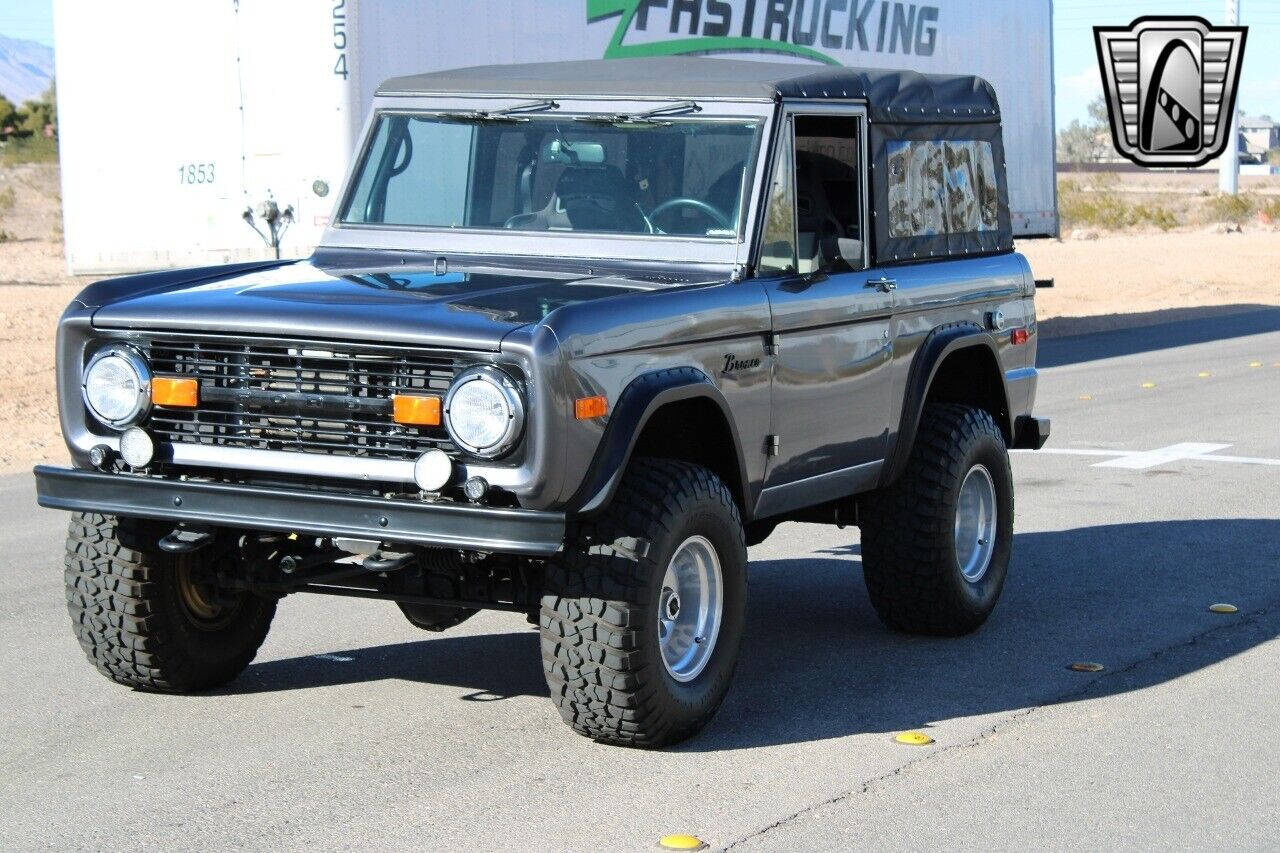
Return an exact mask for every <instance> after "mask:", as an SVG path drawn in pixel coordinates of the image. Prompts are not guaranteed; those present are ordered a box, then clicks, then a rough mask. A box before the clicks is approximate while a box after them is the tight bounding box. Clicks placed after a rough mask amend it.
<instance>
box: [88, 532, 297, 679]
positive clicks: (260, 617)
mask: <svg viewBox="0 0 1280 853" xmlns="http://www.w3.org/2000/svg"><path fill="white" fill-rule="evenodd" d="M121 539H122V530H121V523H120V520H119V519H116V518H115V517H113V516H106V515H97V514H90V513H73V514H72V516H71V524H70V528H69V530H68V534H67V554H66V562H65V572H64V577H65V582H66V591H67V610H68V611H69V612H70V614H71V624H72V626H73V628H74V629H75V634H76V638H77V639H78V640H79V641H80V647H81V648H82V649H84V653H85V655H87V656H88V658H89V660H90V662H91V663H93V665H94V666H96V667H97V668H98V671H99V672H101V673H102V674H103V675H105V676H106V677H107V678H110V679H111V680H112V681H115V682H117V683H119V684H123V685H126V686H128V687H134V688H137V689H139V690H149V691H155V692H161V693H191V692H198V691H201V690H208V689H210V688H213V687H217V686H219V685H221V684H225V683H226V682H228V681H230V680H231V679H233V678H235V677H236V676H237V675H239V674H240V673H241V672H242V671H243V670H244V668H245V667H247V666H248V665H249V662H250V661H252V660H253V658H254V656H255V655H256V654H257V652H258V647H259V646H261V645H262V641H263V640H264V639H266V636H267V631H268V629H269V628H270V627H271V619H272V617H273V616H274V615H275V611H276V602H275V600H274V599H268V598H261V597H259V596H256V595H253V594H251V593H244V592H240V593H230V592H227V591H225V590H221V589H219V588H218V587H217V583H216V572H217V569H218V567H219V565H220V564H222V565H223V566H224V567H225V566H226V562H225V561H229V560H235V559H236V554H235V552H234V550H232V549H231V548H230V547H229V546H228V543H226V542H225V541H223V540H218V541H215V542H214V543H213V544H211V545H209V546H208V547H206V548H204V549H201V550H200V551H197V552H196V553H194V554H187V555H182V556H176V557H175V556H173V555H170V554H166V553H164V552H161V551H155V552H152V551H140V550H136V549H135V548H133V547H130V545H132V544H135V543H133V542H132V539H131V538H130V537H128V536H127V535H126V536H124V539H125V540H126V541H127V542H129V544H126V541H121Z"/></svg>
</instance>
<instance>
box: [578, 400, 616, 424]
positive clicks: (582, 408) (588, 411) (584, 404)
mask: <svg viewBox="0 0 1280 853" xmlns="http://www.w3.org/2000/svg"><path fill="white" fill-rule="evenodd" d="M608 412H609V401H608V399H606V398H605V397H604V395H597V396H595V397H582V398H581V399H578V400H574V401H573V416H574V417H575V418H577V419H578V420H580V421H589V420H591V419H592V418H600V417H604V416H605V415H606V414H608Z"/></svg>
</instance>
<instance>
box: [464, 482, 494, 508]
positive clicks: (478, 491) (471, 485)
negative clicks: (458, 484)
mask: <svg viewBox="0 0 1280 853" xmlns="http://www.w3.org/2000/svg"><path fill="white" fill-rule="evenodd" d="M462 493H463V494H464V495H466V496H467V500H469V501H471V502H472V503H479V502H480V501H482V500H484V496H485V495H487V494H489V481H488V480H486V479H485V478H484V477H471V478H469V479H468V480H467V481H466V482H465V483H463V484H462Z"/></svg>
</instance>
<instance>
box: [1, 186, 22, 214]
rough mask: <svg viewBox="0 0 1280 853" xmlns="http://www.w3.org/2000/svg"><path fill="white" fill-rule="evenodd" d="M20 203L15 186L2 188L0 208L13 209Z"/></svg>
mask: <svg viewBox="0 0 1280 853" xmlns="http://www.w3.org/2000/svg"><path fill="white" fill-rule="evenodd" d="M17 203H18V196H17V194H16V193H14V191H13V187H5V188H4V189H2V190H0V210H13V207H14V205H16V204H17Z"/></svg>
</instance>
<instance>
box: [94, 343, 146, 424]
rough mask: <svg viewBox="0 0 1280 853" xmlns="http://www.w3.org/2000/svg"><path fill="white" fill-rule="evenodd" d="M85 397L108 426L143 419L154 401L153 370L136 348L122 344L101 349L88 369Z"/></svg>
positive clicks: (98, 416)
mask: <svg viewBox="0 0 1280 853" xmlns="http://www.w3.org/2000/svg"><path fill="white" fill-rule="evenodd" d="M84 401H85V404H86V405H88V407H89V411H91V412H93V414H94V417H96V418H97V419H98V420H100V421H102V422H103V423H104V424H106V425H107V426H111V427H116V428H118V429H119V428H123V427H126V426H128V425H130V424H134V423H137V422H138V421H139V420H141V419H142V415H144V414H145V413H146V411H147V409H148V407H149V406H150V405H151V370H150V369H149V368H148V367H147V362H146V361H145V360H144V359H143V358H142V356H141V355H139V354H138V353H137V352H136V351H135V350H132V349H130V348H129V347H126V346H122V345H119V344H116V345H112V346H109V347H107V348H105V349H102V350H99V351H98V353H97V354H96V355H94V357H93V358H91V359H89V364H88V366H87V367H86V368H85V371H84Z"/></svg>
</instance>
